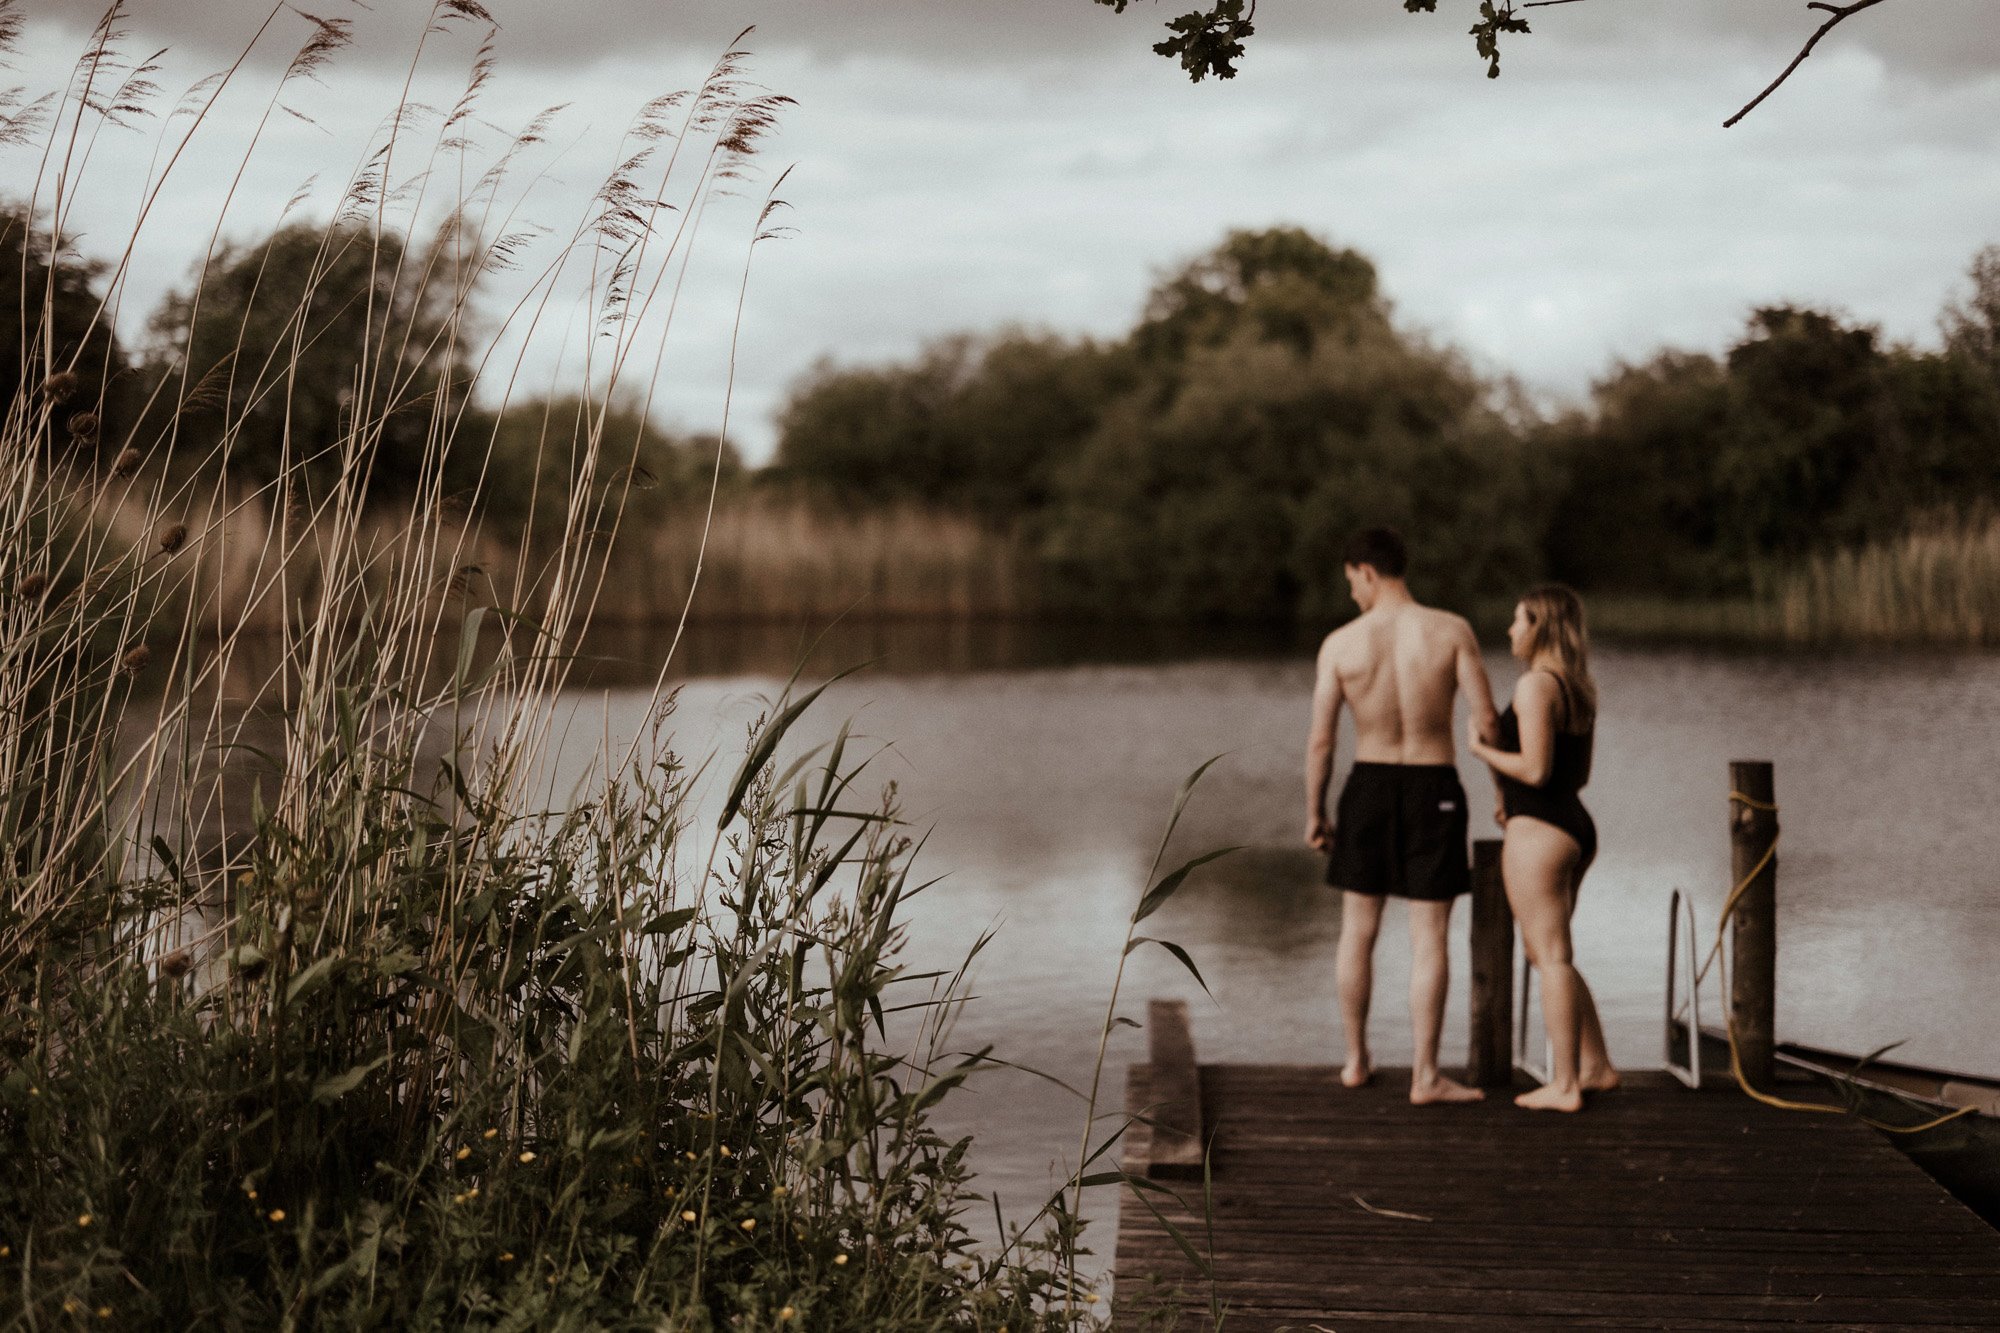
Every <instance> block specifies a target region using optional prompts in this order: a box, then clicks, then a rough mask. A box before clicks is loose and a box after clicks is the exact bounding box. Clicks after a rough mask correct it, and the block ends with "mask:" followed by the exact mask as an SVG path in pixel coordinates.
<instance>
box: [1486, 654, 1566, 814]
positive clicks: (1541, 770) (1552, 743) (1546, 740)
mask: <svg viewBox="0 0 2000 1333" xmlns="http://www.w3.org/2000/svg"><path fill="white" fill-rule="evenodd" d="M1557 698H1558V694H1557V690H1556V682H1555V677H1553V676H1551V675H1549V673H1548V672H1546V671H1530V672H1527V673H1526V674H1525V675H1523V676H1522V677H1521V680H1520V683H1519V684H1517V685H1515V686H1514V716H1515V717H1516V718H1518V719H1519V720H1520V723H1521V749H1520V751H1519V753H1515V752H1512V751H1508V750H1496V749H1494V748H1493V747H1492V746H1490V745H1488V744H1487V743H1486V742H1485V741H1483V740H1481V739H1480V737H1479V734H1478V731H1477V728H1476V726H1475V729H1474V731H1473V735H1472V737H1471V738H1470V741H1469V742H1468V744H1469V747H1470V749H1471V750H1472V753H1473V754H1475V755H1477V756H1479V758H1481V759H1484V760H1485V761H1486V764H1487V767H1489V768H1491V769H1492V770H1493V771H1494V772H1495V773H1498V774H1501V775H1502V776H1504V777H1509V778H1512V779H1514V781H1516V782H1525V783H1527V784H1528V785H1529V786H1530V787H1540V786H1542V785H1543V784H1545V783H1546V782H1548V780H1549V774H1550V773H1551V772H1552V771H1553V770H1554V768H1555V761H1556V702H1557Z"/></svg>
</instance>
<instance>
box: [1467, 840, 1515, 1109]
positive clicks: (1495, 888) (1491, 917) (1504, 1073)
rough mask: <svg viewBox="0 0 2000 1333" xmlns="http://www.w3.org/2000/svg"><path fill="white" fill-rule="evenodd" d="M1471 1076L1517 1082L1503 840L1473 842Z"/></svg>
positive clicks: (1497, 1083)
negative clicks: (1502, 874) (1502, 865)
mask: <svg viewBox="0 0 2000 1333" xmlns="http://www.w3.org/2000/svg"><path fill="white" fill-rule="evenodd" d="M1466 1077H1467V1078H1468V1079H1470V1080H1471V1081H1472V1083H1473V1084H1474V1085H1475V1086H1477V1087H1482V1088H1498V1087H1505V1086H1506V1085H1508V1084H1509V1083H1512V1082H1513V1081H1514V914H1513V913H1512V912H1511V911H1509V910H1508V908H1507V887H1506V885H1505V884H1504V883H1502V882H1501V879H1500V840H1499V839H1497V838H1481V839H1479V840H1478V841H1476V842H1474V843H1473V844H1472V1038H1471V1041H1470V1042H1469V1043H1468V1044H1467V1047H1466Z"/></svg>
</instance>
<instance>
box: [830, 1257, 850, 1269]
mask: <svg viewBox="0 0 2000 1333" xmlns="http://www.w3.org/2000/svg"><path fill="white" fill-rule="evenodd" d="M833 1266H834V1267H835V1268H845V1267H847V1256H846V1255H844V1254H836V1255H834V1256H833Z"/></svg>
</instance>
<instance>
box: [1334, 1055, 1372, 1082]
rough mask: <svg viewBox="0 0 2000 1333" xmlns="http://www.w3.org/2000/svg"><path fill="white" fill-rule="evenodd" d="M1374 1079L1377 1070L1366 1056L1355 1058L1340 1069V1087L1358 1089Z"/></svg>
mask: <svg viewBox="0 0 2000 1333" xmlns="http://www.w3.org/2000/svg"><path fill="white" fill-rule="evenodd" d="M1374 1077H1375V1070H1374V1068H1373V1066H1371V1065H1370V1064H1369V1063H1368V1057H1367V1056H1365V1055H1357V1056H1353V1057H1352V1058H1350V1059H1349V1060H1348V1062H1347V1063H1346V1064H1344V1065H1342V1066H1341V1067H1340V1086H1341V1087H1343V1088H1358V1087H1360V1086H1361V1085H1362V1084H1364V1083H1366V1082H1368V1080H1370V1079H1372V1078H1374Z"/></svg>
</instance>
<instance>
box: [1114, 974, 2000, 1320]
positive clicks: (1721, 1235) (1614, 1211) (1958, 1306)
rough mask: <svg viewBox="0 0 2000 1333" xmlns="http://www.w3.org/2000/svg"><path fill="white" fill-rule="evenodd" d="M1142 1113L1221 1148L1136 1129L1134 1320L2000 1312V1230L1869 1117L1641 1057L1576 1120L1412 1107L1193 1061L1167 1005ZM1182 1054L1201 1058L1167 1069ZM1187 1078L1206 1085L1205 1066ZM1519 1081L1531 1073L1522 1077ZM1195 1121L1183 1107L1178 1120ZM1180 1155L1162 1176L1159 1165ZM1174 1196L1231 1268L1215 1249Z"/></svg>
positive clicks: (1131, 1102)
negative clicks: (1792, 1103) (1192, 1151)
mask: <svg viewBox="0 0 2000 1333" xmlns="http://www.w3.org/2000/svg"><path fill="white" fill-rule="evenodd" d="M1151 1017H1152V1026H1155V1027H1158V1026H1160V1025H1161V1024H1163V1023H1164V1024H1168V1025H1171V1024H1173V1023H1175V1022H1178V1023H1180V1024H1181V1025H1182V1027H1183V1030H1182V1032H1181V1033H1180V1034H1179V1035H1176V1034H1174V1033H1171V1032H1168V1033H1155V1034H1152V1036H1153V1043H1152V1045H1153V1058H1154V1061H1155V1062H1156V1063H1154V1064H1146V1065H1136V1066H1134V1067H1133V1068H1132V1070H1131V1072H1130V1074H1129V1077H1128V1084H1127V1105H1128V1107H1129V1108H1130V1109H1131V1110H1133V1111H1135V1112H1139V1113H1142V1114H1148V1115H1151V1108H1154V1107H1156V1106H1159V1105H1162V1104H1163V1103H1172V1104H1173V1105H1175V1106H1184V1105H1185V1104H1186V1101H1187V1097H1186V1093H1185V1089H1186V1088H1188V1087H1190V1086H1192V1087H1193V1088H1194V1090H1195V1095H1196V1098H1197V1101H1196V1103H1195V1110H1196V1112H1197V1119H1196V1121H1195V1123H1194V1125H1193V1129H1192V1132H1193V1133H1194V1135H1195V1137H1196V1138H1197V1139H1199V1140H1200V1141H1201V1143H1202V1144H1203V1146H1204V1147H1205V1148H1206V1150H1207V1153H1208V1162H1209V1169H1210V1176H1211V1181H1210V1197H1209V1200H1208V1203H1207V1204H1206V1206H1205V1205H1204V1199H1203V1193H1204V1188H1203V1183H1202V1180H1201V1178H1200V1171H1199V1168H1196V1169H1195V1170H1194V1171H1193V1173H1192V1174H1193V1175H1194V1179H1192V1180H1187V1179H1184V1178H1183V1179H1173V1178H1171V1177H1173V1176H1177V1175H1179V1176H1184V1175H1185V1174H1187V1173H1188V1167H1187V1164H1186V1162H1185V1161H1184V1160H1180V1159H1182V1158H1184V1157H1185V1155H1186V1149H1185V1145H1184V1144H1183V1143H1180V1142H1178V1141H1177V1142H1175V1143H1174V1144H1172V1145H1171V1147H1172V1149H1173V1155H1174V1156H1175V1157H1176V1160H1175V1161H1174V1162H1173V1163H1172V1164H1171V1166H1170V1169H1169V1171H1167V1172H1165V1173H1163V1172H1160V1171H1149V1167H1150V1165H1151V1160H1150V1159H1151V1153H1152V1151H1153V1142H1152V1137H1153V1136H1152V1131H1151V1130H1150V1129H1149V1128H1148V1127H1147V1126H1146V1125H1144V1124H1140V1125H1137V1126H1135V1128H1134V1130H1133V1132H1132V1134H1131V1137H1130V1138H1129V1139H1128V1142H1127V1149H1126V1158H1125V1161H1126V1168H1127V1170H1128V1171H1131V1172H1133V1173H1134V1174H1137V1175H1151V1176H1152V1177H1153V1178H1154V1180H1155V1181H1157V1183H1158V1184H1159V1185H1161V1186H1164V1187H1166V1188H1167V1189H1169V1190H1172V1191H1173V1193H1172V1194H1168V1193H1162V1192H1159V1191H1158V1190H1157V1189H1155V1190H1148V1191H1146V1198H1147V1200H1148V1201H1150V1203H1151V1207H1148V1206H1147V1204H1146V1203H1144V1202H1141V1201H1140V1200H1139V1199H1138V1197H1137V1194H1136V1193H1135V1191H1134V1190H1133V1189H1132V1187H1130V1186H1127V1187H1126V1188H1125V1193H1124V1198H1123V1199H1122V1201H1121V1206H1120V1209H1119V1223H1118V1248H1117V1256H1116V1260H1115V1263H1114V1273H1115V1280H1116V1287H1115V1295H1114V1308H1115V1310H1116V1312H1117V1325H1118V1327H1120V1328H1133V1329H1137V1328H1143V1327H1148V1326H1149V1325H1148V1316H1149V1312H1150V1313H1152V1314H1164V1315H1171V1314H1172V1313H1173V1312H1176V1311H1178V1312H1180V1313H1181V1314H1182V1316H1183V1318H1182V1320H1181V1322H1180V1324H1179V1327H1181V1328H1185V1329H1197V1328H1206V1327H1208V1326H1209V1314H1210V1310H1211V1298H1213V1300H1214V1302H1215V1303H1216V1304H1217V1305H1219V1306H1220V1307H1221V1308H1222V1309H1223V1310H1224V1311H1225V1312H1226V1322H1225V1324H1224V1328H1225V1329H1226V1330H1227V1331H1228V1333H1275V1330H1278V1329H1287V1328H1288V1329H1294V1330H1298V1331H1299V1333H1310V1331H1311V1330H1315V1329H1317V1330H1347V1329H1362V1328H1366V1329H1376V1328H1383V1327H1391V1328H1393V1327H1416V1326H1419V1325H1421V1326H1423V1327H1425V1328H1440V1327H1443V1328H1466V1329H1470V1328H1480V1329H1523V1330H1525V1329H1548V1328H1555V1327H1594V1328H1674V1329H1720V1328H1742V1327H1745V1326H1761V1325H1766V1324H1796V1325H1805V1326H1821V1327H1844V1328H1850V1329H1861V1328H1866V1329H1882V1330H1889V1329H1900V1328H1909V1329H1916V1328H1925V1329H1936V1328H1939V1327H1953V1328H1984V1329H1992V1328H2000V1232H1996V1231H1995V1230H1994V1229H1993V1228H1991V1227H1989V1226H1988V1225H1987V1224H1986V1223H1984V1222H1983V1221H1981V1220H1980V1219H1979V1218H1978V1217H1977V1216H1975V1215H1974V1214H1973V1213H1972V1212H1971V1211H1970V1210H1968V1209H1967V1208H1965V1207H1964V1206H1963V1205H1962V1204H1960V1203H1959V1202H1958V1201H1957V1200H1955V1199H1953V1198H1952V1197H1951V1196H1950V1195H1949V1194H1947V1193H1946V1192H1945V1191H1944V1189H1942V1188H1941V1187H1940V1186H1938V1185H1937V1184H1936V1183H1935V1182H1934V1181H1932V1180H1931V1179H1930V1177H1928V1176H1927V1175H1925V1174H1924V1173H1923V1171H1922V1170H1920V1169H1919V1168H1918V1167H1916V1166H1915V1165H1913V1164H1912V1163H1911V1162H1910V1161H1909V1160H1907V1159H1906V1158H1905V1157H1903V1155H1902V1154H1900V1153H1898V1152H1897V1151H1896V1150H1895V1149H1894V1148H1893V1147H1891V1146H1890V1145H1889V1144H1888V1143H1886V1142H1884V1140H1883V1137H1882V1136H1881V1135H1880V1134H1879V1133H1877V1132H1876V1131H1874V1130H1872V1129H1870V1128H1868V1127H1867V1126H1866V1125H1865V1124H1863V1123H1861V1122H1859V1121H1857V1120H1855V1119H1853V1118H1851V1117H1848V1116H1842V1115H1810V1114H1800V1113H1796V1112H1786V1111H1781V1110H1775V1109H1772V1108H1770V1107H1767V1106H1764V1105H1761V1104H1760V1103H1758V1102H1755V1101H1753V1100H1751V1099H1750V1098H1748V1097H1746V1096H1744V1095H1743V1094H1742V1093H1741V1092H1740V1091H1738V1090H1736V1089H1735V1088H1734V1087H1733V1086H1730V1087H1726V1088H1725V1087H1710V1088H1707V1089H1704V1090H1702V1091H1691V1090H1689V1089H1687V1088H1685V1087H1683V1086H1681V1084H1680V1083H1678V1082H1677V1081H1675V1080H1674V1079H1673V1078H1672V1077H1670V1076H1668V1075H1666V1074H1659V1073H1639V1074H1634V1075H1628V1078H1627V1084H1626V1086H1625V1087H1624V1088H1621V1089H1619V1090H1618V1091H1616V1092H1611V1093H1606V1094H1602V1095H1599V1096H1597V1097H1595V1098H1594V1099H1593V1100H1592V1102H1591V1104H1590V1106H1589V1107H1588V1108H1586V1110H1585V1111H1584V1113H1583V1114H1581V1115H1575V1116H1563V1115H1555V1114H1548V1113H1540V1114H1538V1113H1532V1112H1527V1111H1522V1110H1519V1109H1517V1108H1516V1107H1515V1106H1514V1105H1513V1104H1512V1101H1511V1098H1510V1097H1509V1096H1507V1095H1505V1090H1504V1089H1496V1090H1495V1092H1494V1093H1492V1094H1489V1097H1488V1100H1487V1101H1485V1102H1483V1103H1480V1104H1476V1105H1470V1106H1431V1107H1414V1106H1412V1105H1410V1103H1409V1099H1408V1091H1409V1073H1408V1071H1407V1070H1392V1069H1384V1070H1381V1071H1379V1072H1378V1073H1377V1074H1376V1077H1375V1080H1374V1082H1373V1083H1372V1084H1370V1085H1369V1086H1367V1087H1365V1088H1360V1089H1354V1090H1350V1089H1346V1088H1343V1087H1342V1086H1341V1085H1340V1080H1339V1071H1338V1070H1337V1069H1334V1068H1332V1067H1317V1066H1289V1065H1194V1064H1193V1047H1192V1042H1191V1040H1189V1039H1188V1038H1187V1037H1186V1033H1185V1023H1186V1018H1185V1010H1179V1011H1176V1010H1174V1009H1171V1008H1167V1009H1155V1010H1153V1012H1152V1015H1151ZM1182 1049H1185V1050H1186V1052H1187V1055H1186V1060H1187V1062H1188V1064H1189V1065H1190V1066H1191V1068H1190V1069H1171V1068H1162V1067H1157V1065H1158V1063H1159V1062H1161V1060H1162V1054H1163V1052H1164V1053H1171V1052H1176V1051H1179V1050H1182ZM1190 1074H1192V1078H1190V1077H1189V1075H1190ZM1522 1086H1524V1087H1525V1086H1526V1084H1525V1083H1524V1084H1523V1085H1522ZM1180 1123H1181V1122H1179V1121H1176V1122H1175V1124H1176V1127H1177V1129H1178V1126H1179V1125H1180ZM1162 1174H1166V1175H1168V1176H1169V1178H1168V1179H1160V1177H1161V1175H1162ZM1153 1209H1158V1210H1159V1212H1160V1214H1162V1215H1164V1216H1165V1218H1166V1219H1167V1220H1168V1221H1171V1222H1172V1223H1173V1224H1174V1226H1175V1227H1177V1228H1178V1229H1179V1230H1180V1232H1181V1233H1182V1236H1183V1237H1184V1238H1185V1240H1186V1241H1187V1242H1188V1243H1189V1244H1190V1245H1192V1246H1193V1247H1194V1249H1195V1250H1196V1251H1197V1252H1198V1253H1201V1254H1202V1255H1203V1256H1204V1258H1205V1259H1206V1260H1207V1261H1208V1263H1209V1264H1210V1265H1211V1267H1212V1271H1213V1275H1214V1277H1213V1287H1212V1288H1211V1282H1210V1279H1209V1277H1207V1276H1206V1275H1205V1274H1204V1273H1203V1271H1202V1268H1201V1267H1200V1266H1199V1265H1197V1264H1196V1263H1195V1262H1193V1261H1192V1260H1190V1258H1189V1257H1188V1255H1187V1254H1186V1252H1185V1251H1184V1250H1183V1249H1182V1247H1181V1244H1180V1242H1179V1241H1177V1240H1176V1239H1175V1238H1174V1237H1173V1236H1172V1234H1171V1233H1170V1232H1169V1231H1168V1229H1167V1228H1166V1227H1165V1226H1164V1225H1163V1224H1162V1223H1161V1221H1160V1220H1159V1218H1158V1217H1156V1215H1155V1213H1154V1211H1153Z"/></svg>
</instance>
